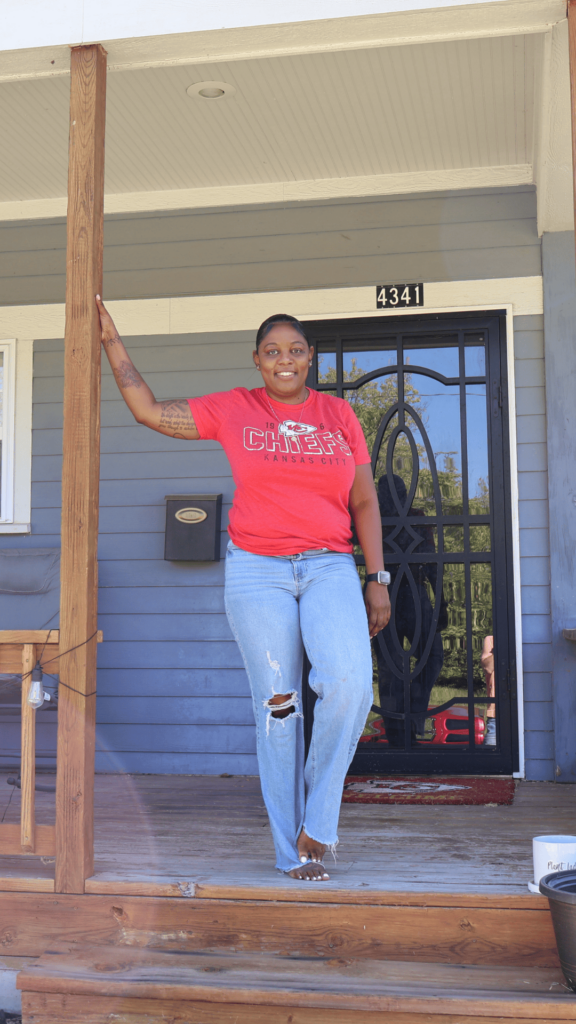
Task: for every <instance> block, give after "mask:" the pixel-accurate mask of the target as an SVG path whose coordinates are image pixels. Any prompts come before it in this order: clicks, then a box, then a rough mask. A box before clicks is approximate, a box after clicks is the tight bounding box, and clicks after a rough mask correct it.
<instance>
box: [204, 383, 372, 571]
mask: <svg viewBox="0 0 576 1024" xmlns="http://www.w3.org/2000/svg"><path fill="white" fill-rule="evenodd" d="M188 401H189V403H190V409H191V411H192V416H193V417H194V422H195V423H196V426H197V427H198V431H199V433H200V437H201V438H203V439H205V440H208V439H211V440H215V441H219V442H220V444H221V445H222V447H223V448H224V451H225V452H226V455H227V456H228V459H229V461H230V465H231V467H232V475H233V477H234V481H235V483H236V493H235V495H234V503H233V506H232V509H231V511H230V526H229V530H228V532H229V534H230V537H231V539H232V541H233V542H234V544H237V545H238V547H240V548H244V550H245V551H253V552H254V553H255V554H257V555H294V554H296V553H297V552H299V551H308V550H310V549H311V548H329V549H330V551H352V544H351V538H352V532H351V529H350V513H349V511H348V499H349V496H350V490H351V488H352V484H353V482H354V474H355V471H356V466H361V465H364V464H366V463H369V462H370V456H369V454H368V448H367V447H366V441H365V440H364V434H363V433H362V427H361V426H360V423H359V422H358V419H357V417H356V415H355V413H354V412H353V411H352V409H351V408H350V406H349V404H348V402H346V401H344V399H343V398H334V396H333V395H326V394H323V393H322V392H320V391H310V394H309V396H308V398H307V399H306V402H305V403H304V405H303V406H300V405H297V406H294V405H286V404H285V403H282V402H274V401H273V400H272V399H269V398H268V397H267V394H266V391H265V389H264V388H254V390H253V391H248V390H247V389H246V388H234V389H233V390H232V391H221V392H217V393H216V394H213V395H205V396H204V397H203V398H189V399H188ZM295 416H297V417H298V421H297V422H295V419H294V418H295Z"/></svg>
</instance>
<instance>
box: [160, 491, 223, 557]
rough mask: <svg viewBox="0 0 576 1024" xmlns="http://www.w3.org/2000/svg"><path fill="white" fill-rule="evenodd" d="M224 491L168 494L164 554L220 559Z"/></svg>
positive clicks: (166, 555)
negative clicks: (216, 492) (219, 492)
mask: <svg viewBox="0 0 576 1024" xmlns="http://www.w3.org/2000/svg"><path fill="white" fill-rule="evenodd" d="M221 518H222V495H221V494H167V495H166V540H165V544H164V558H165V559H166V561H168V562H219V561H220V521H221Z"/></svg>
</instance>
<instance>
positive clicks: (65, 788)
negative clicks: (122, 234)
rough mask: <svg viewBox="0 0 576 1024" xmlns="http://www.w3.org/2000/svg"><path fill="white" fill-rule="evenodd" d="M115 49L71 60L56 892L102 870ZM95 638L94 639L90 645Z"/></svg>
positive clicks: (79, 887)
mask: <svg viewBox="0 0 576 1024" xmlns="http://www.w3.org/2000/svg"><path fill="white" fill-rule="evenodd" d="M105 109H106V51H105V50H103V48H102V47H101V46H99V45H94V46H76V47H74V48H73V50H72V57H71V86H70V148H69V164H68V228H67V231H68V233H67V254H66V328H65V342H64V359H65V365H64V437H63V455H64V460H63V466H62V558H61V596H60V650H61V651H67V650H69V649H70V648H72V647H75V648H76V650H74V651H72V652H71V653H70V654H67V655H66V656H65V657H60V662H59V673H60V680H61V683H63V684H64V685H62V686H61V687H60V690H59V707H58V757H57V778H56V892H70V893H82V892H84V881H85V879H86V878H88V877H89V876H90V875H92V874H93V872H94V824H93V811H94V742H95V719H96V716H95V712H96V695H95V690H96V636H95V632H96V621H97V620H96V615H97V595H98V590H97V588H98V577H97V571H98V569H97V558H96V554H97V551H96V548H97V542H98V484H99V474H100V330H99V323H98V316H97V311H96V306H95V304H94V295H95V293H96V292H100V293H101V292H102V251H103V226H104V225H103V213H104V124H105ZM89 637H91V638H92V639H91V640H90V641H89V643H86V640H88V638H89Z"/></svg>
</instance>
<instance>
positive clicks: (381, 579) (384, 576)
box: [378, 572, 390, 586]
mask: <svg viewBox="0 0 576 1024" xmlns="http://www.w3.org/2000/svg"><path fill="white" fill-rule="evenodd" d="M378 583H384V584H386V586H387V585H388V584H389V583H390V573H389V572H379V573H378Z"/></svg>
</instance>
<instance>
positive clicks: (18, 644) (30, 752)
mask: <svg viewBox="0 0 576 1024" xmlns="http://www.w3.org/2000/svg"><path fill="white" fill-rule="evenodd" d="M97 640H98V643H101V642H102V633H101V632H99V633H98V635H97ZM59 655H60V631H59V630H58V629H50V630H48V629H4V630H0V672H3V673H14V674H20V673H22V726H21V765H20V787H21V793H22V797H21V810H20V825H17V824H5V823H2V824H0V854H15V853H27V854H35V855H36V856H38V855H42V856H45V857H53V856H54V855H55V853H56V838H55V826H54V825H37V824H36V814H35V801H34V798H35V786H36V711H35V709H34V708H33V707H31V706H30V704H29V703H28V694H29V692H30V687H31V685H32V670H33V668H34V666H35V665H36V662H37V660H38V659H40V664H41V666H42V667H43V668H44V667H45V670H46V672H49V673H51V674H52V675H57V674H58V657H59Z"/></svg>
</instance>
